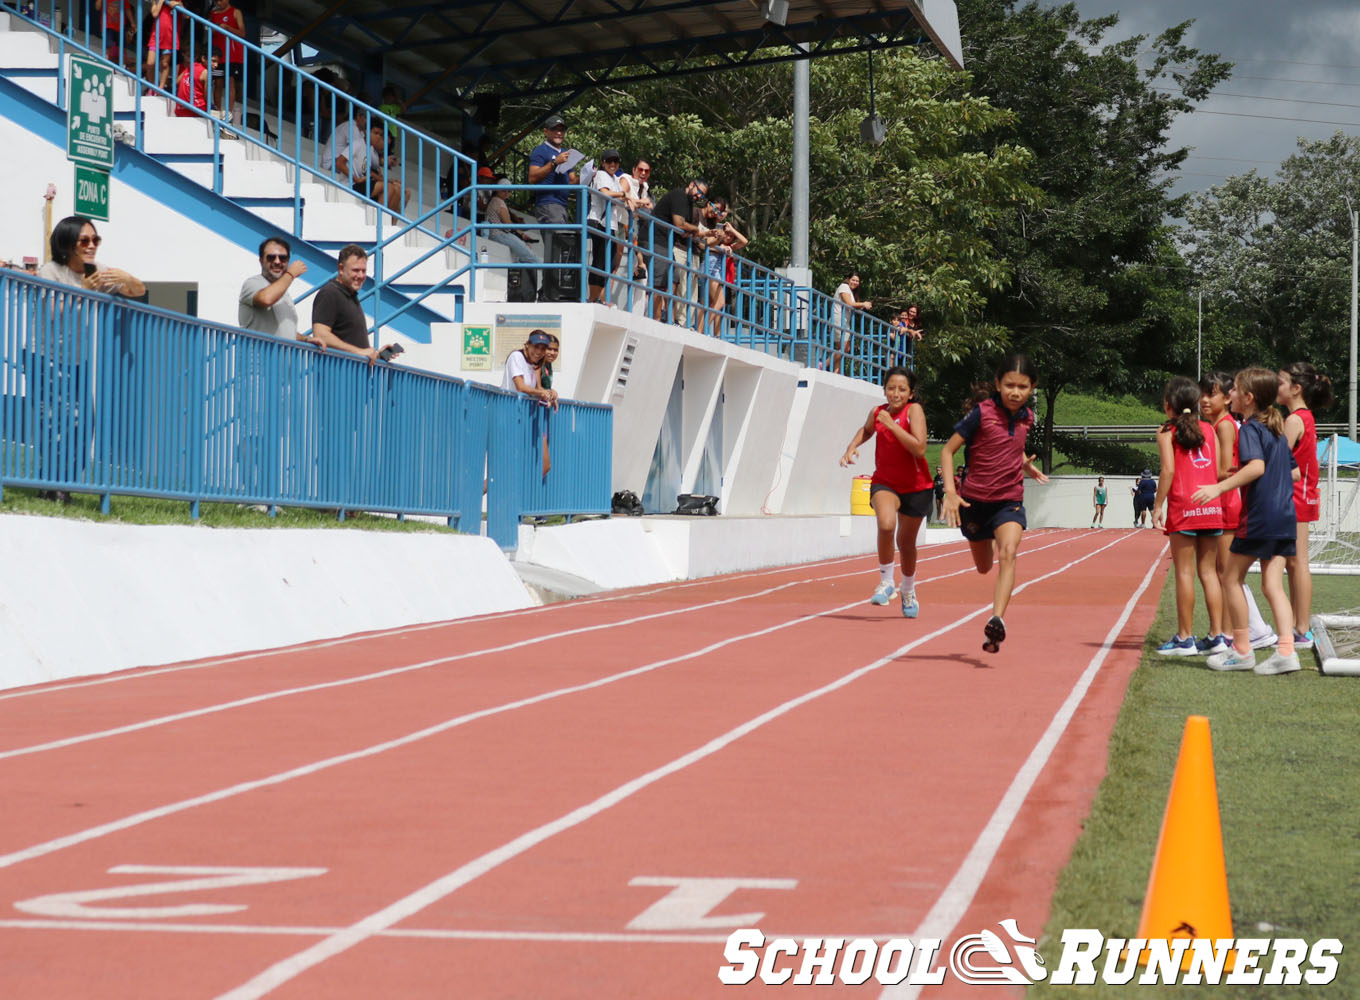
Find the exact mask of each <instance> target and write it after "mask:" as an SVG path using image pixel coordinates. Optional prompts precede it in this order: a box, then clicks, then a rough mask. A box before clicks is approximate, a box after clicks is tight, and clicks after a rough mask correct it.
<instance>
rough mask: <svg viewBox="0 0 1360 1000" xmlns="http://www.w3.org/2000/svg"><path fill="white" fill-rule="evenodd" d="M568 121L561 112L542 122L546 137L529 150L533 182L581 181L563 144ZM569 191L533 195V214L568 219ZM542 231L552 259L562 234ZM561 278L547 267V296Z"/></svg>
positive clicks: (545, 248)
mask: <svg viewBox="0 0 1360 1000" xmlns="http://www.w3.org/2000/svg"><path fill="white" fill-rule="evenodd" d="M566 134H567V123H566V121H565V120H564V119H563V118H562V116H561V115H549V116H548V120H547V121H545V122H544V123H543V141H542V142H541V143H539V144H538V145H537V146H535V147H534V150H533V152H531V153H530V154H529V183H530V184H544V185H548V184H579V183H581V178H580V176H579V175H578V174H577V173H576V172H575V171H573V170H570V169H569V168H568V167H567V166H566V163H567V159H568V158H569V156H570V154H569V153H568V152H567V150H565V149H563V148H562V142H563V140H564V139H565V138H566ZM569 193H570V192H567V191H551V190H550V191H543V192H539V193H536V194H535V196H534V218H535V219H537V220H538V221H539V222H559V223H561V222H566V221H567V197H568V194H569ZM540 232H541V233H543V259H544V260H549V261H551V260H552V259H553V253H552V244H553V240H554V238H557V239H561V238H562V235H561V234H560V233H557V232H555V231H554V230H551V229H543V230H540ZM558 281H559V273H558V272H557V271H548V272H546V273H545V274H544V276H543V292H544V298H548V299H556V298H557V288H558Z"/></svg>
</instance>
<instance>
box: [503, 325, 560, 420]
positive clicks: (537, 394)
mask: <svg viewBox="0 0 1360 1000" xmlns="http://www.w3.org/2000/svg"><path fill="white" fill-rule="evenodd" d="M551 345H552V339H551V338H550V337H549V336H548V334H547V333H546V332H544V331H543V330H534V331H533V332H532V333H530V334H529V339H528V340H526V341H525V342H524V346H523V347H521V348H520V349H519V350H517V351H512V352H511V353H510V356H509V357H508V358H506V359H505V375H504V377H503V378H502V379H501V388H502V389H510V390H513V391H515V392H522V393H524V395H526V396H532V397H533V398H534V399H537V400H538V401H539V402H541V403H543V404H544V405H545V406H552V405H554V404H556V403H557V390H556V389H548V388H544V387H543V386H541V385H540V384H539V378H540V375H541V373H542V367H543V359H544V358H546V357H547V355H548V348H549V347H550V346H551Z"/></svg>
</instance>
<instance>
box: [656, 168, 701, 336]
mask: <svg viewBox="0 0 1360 1000" xmlns="http://www.w3.org/2000/svg"><path fill="white" fill-rule="evenodd" d="M707 200H708V181H706V180H704V179H703V178H700V177H696V178H694V180H692V181H690V182H689V183H688V184H686V185H685V186H684V187H683V188H672V189H671V190H669V191H667V192H666V193H665V194H664V195H662V196H661V200H660V201H658V202H657V203H656V211H655V215H656V217H657V218H658V219H660V220H661V221H663V222H666V223H669V224H670V225H672V226H674V227H675V228H676V229H679V230H680V232H678V233H676V234H674V235H675V242H674V243H673V244H671V250H670V253H671V260H672V261H673V262H674V264H675V265H677V266H674V267H672V268H671V275H670V281H669V282H668V287H667V288H665V289H663V291H671V290H672V289H674V291H675V294H676V296H677V299H676V301H675V305H674V308H673V310H672V316H671V322H673V323H675V324H676V325H677V326H686V325H687V320H688V318H689V302H690V301H693V300H695V299H696V298H697V296H698V294H699V281H698V275H696V274H694V273H693V271H692V270H691V268H693V267H694V266H695V265H696V264H697V265H699V266H700V267H702V266H703V258H702V257H700V258H698V259H697V260H696V259H694V258H692V256H691V252H690V251H691V245H690V238H691V237H692V236H697V235H698V234H699V209H700V206H701V205H703V204H704V202H706V201H707ZM668 235H669V234H668V233H667V231H666V230H664V229H656V231H655V234H654V239H655V244H656V247H657V253H658V254H665V252H666V249H665V248H666V238H667V236H668ZM699 249H700V250H702V249H703V248H702V247H700V248H699ZM653 285H654V286H655V281H653ZM663 308H664V297H663V296H658V301H657V303H656V306H655V309H656V312H657V317H656V318H657V319H661V318H662V316H661V311H662V309H663Z"/></svg>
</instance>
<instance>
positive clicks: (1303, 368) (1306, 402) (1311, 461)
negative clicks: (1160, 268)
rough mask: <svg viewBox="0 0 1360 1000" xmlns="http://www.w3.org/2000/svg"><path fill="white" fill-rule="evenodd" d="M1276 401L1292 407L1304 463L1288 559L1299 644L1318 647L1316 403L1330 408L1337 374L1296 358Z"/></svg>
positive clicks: (1295, 442)
mask: <svg viewBox="0 0 1360 1000" xmlns="http://www.w3.org/2000/svg"><path fill="white" fill-rule="evenodd" d="M1276 402H1278V403H1279V404H1280V405H1281V406H1284V407H1286V408H1287V409H1288V410H1289V416H1287V417H1286V418H1285V421H1284V436H1285V440H1286V441H1288V442H1289V447H1290V449H1291V450H1292V451H1293V454H1294V462H1295V463H1296V464H1297V465H1298V467H1299V478H1298V479H1296V480H1294V516H1295V518H1297V520H1298V533H1297V535H1296V536H1295V539H1294V548H1295V555H1294V556H1293V558H1290V559H1286V560H1285V563H1284V568H1285V572H1287V573H1288V574H1289V603H1290V605H1291V606H1292V607H1293V609H1294V648H1295V649H1312V648H1313V630H1312V629H1311V628H1309V627H1308V623H1309V621H1310V618H1311V614H1312V610H1313V575H1312V573H1311V572H1310V571H1309V569H1308V526H1309V525H1310V524H1312V523H1313V522H1314V521H1316V520H1317V519H1318V518H1319V517H1320V516H1321V510H1322V496H1321V494H1320V493H1319V492H1318V455H1317V424H1316V423H1315V422H1314V421H1313V408H1314V407H1317V406H1320V407H1322V408H1323V409H1326V408H1327V407H1328V406H1331V405H1332V380H1331V379H1329V378H1328V377H1327V376H1326V375H1323V374H1322V373H1321V372H1319V371H1318V370H1317V369H1316V368H1314V367H1313V366H1312V365H1310V364H1309V363H1308V362H1307V361H1295V362H1294V363H1293V364H1292V365H1290V366H1289V367H1288V368H1285V369H1282V370H1281V371H1280V394H1279V396H1278V397H1277V398H1276ZM1300 625H1302V626H1303V628H1302V630H1300V629H1299V626H1300Z"/></svg>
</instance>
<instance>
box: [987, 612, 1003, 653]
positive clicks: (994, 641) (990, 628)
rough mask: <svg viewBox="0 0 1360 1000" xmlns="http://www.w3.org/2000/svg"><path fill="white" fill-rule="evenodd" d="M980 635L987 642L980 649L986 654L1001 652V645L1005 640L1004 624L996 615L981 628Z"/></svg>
mask: <svg viewBox="0 0 1360 1000" xmlns="http://www.w3.org/2000/svg"><path fill="white" fill-rule="evenodd" d="M982 634H983V635H985V636H986V637H987V640H986V641H985V642H984V643H983V644H982V648H983V650H984V651H985V652H988V653H999V652H1001V643H1002V642H1004V641H1005V639H1006V623H1005V622H1003V621H1002V620H1001V619H1000V617H998V616H997V615H992V617H990V618H988V619H987V624H986V625H984V626H983V628H982Z"/></svg>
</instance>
